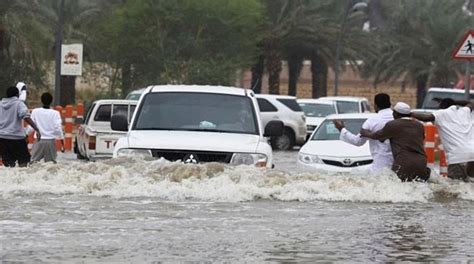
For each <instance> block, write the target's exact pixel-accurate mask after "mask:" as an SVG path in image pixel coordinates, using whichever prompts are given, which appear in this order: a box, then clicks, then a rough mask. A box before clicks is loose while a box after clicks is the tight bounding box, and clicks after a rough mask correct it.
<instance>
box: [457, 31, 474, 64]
mask: <svg viewBox="0 0 474 264" xmlns="http://www.w3.org/2000/svg"><path fill="white" fill-rule="evenodd" d="M453 59H455V60H466V59H467V60H474V30H469V31H468V32H466V34H464V37H463V38H462V41H461V42H460V43H459V44H458V46H457V47H456V49H455V50H454V53H453Z"/></svg>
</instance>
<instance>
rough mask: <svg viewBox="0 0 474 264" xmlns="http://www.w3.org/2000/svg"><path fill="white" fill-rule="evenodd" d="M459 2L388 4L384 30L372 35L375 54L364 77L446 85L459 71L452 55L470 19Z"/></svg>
mask: <svg viewBox="0 0 474 264" xmlns="http://www.w3.org/2000/svg"><path fill="white" fill-rule="evenodd" d="M462 3H463V1H462V0H455V1H452V0H397V1H392V2H390V6H389V7H390V10H391V12H387V13H389V18H388V20H387V21H388V22H387V25H386V27H385V28H381V29H380V30H378V31H376V32H375V33H374V34H373V36H374V39H373V41H374V42H377V46H376V47H377V53H376V54H374V56H372V57H368V58H367V59H366V63H365V65H366V67H365V74H366V76H371V75H373V76H375V82H381V81H390V80H395V79H397V78H400V77H404V78H405V79H406V80H407V81H410V82H416V81H417V79H418V78H419V77H420V76H428V79H429V80H431V82H430V83H431V84H432V85H439V86H447V85H448V83H449V80H453V79H455V78H456V73H457V72H460V68H459V63H457V62H456V61H454V60H452V58H451V53H452V51H453V49H454V47H455V46H456V43H457V42H458V41H459V40H460V38H461V36H462V34H463V33H464V32H465V31H467V30H468V29H469V28H470V27H472V20H471V21H470V18H469V17H468V16H466V15H465V14H463V13H462V11H461V6H462Z"/></svg>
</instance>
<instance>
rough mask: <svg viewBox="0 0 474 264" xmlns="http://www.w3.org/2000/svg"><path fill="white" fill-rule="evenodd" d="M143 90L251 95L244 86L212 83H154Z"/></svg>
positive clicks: (152, 91)
mask: <svg viewBox="0 0 474 264" xmlns="http://www.w3.org/2000/svg"><path fill="white" fill-rule="evenodd" d="M145 92H151V93H155V92H196V93H199V92H205V93H216V94H231V95H240V96H249V95H253V92H252V91H251V90H248V89H245V88H237V87H228V86H212V85H154V86H149V87H148V88H147V89H146V90H145Z"/></svg>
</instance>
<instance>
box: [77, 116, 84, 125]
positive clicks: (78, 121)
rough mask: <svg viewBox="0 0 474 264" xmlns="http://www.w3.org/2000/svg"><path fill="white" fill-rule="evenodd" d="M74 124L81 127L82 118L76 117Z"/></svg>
mask: <svg viewBox="0 0 474 264" xmlns="http://www.w3.org/2000/svg"><path fill="white" fill-rule="evenodd" d="M75 122H76V124H78V125H82V124H84V118H82V117H79V118H77V117H76V120H75Z"/></svg>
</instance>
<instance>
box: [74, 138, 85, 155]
mask: <svg viewBox="0 0 474 264" xmlns="http://www.w3.org/2000/svg"><path fill="white" fill-rule="evenodd" d="M74 153H76V156H77V159H80V160H85V159H86V157H84V156H82V154H81V152H80V151H79V148H78V147H77V139H76V141H75V142H74Z"/></svg>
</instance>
